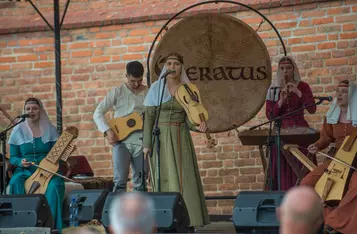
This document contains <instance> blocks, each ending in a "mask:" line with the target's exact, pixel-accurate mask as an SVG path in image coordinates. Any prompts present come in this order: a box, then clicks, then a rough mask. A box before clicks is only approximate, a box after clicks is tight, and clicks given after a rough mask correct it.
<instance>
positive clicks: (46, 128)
mask: <svg viewBox="0 0 357 234" xmlns="http://www.w3.org/2000/svg"><path fill="white" fill-rule="evenodd" d="M24 112H25V113H26V114H28V115H29V116H30V117H29V118H27V119H26V121H25V122H23V123H21V124H19V125H17V126H16V127H15V128H14V129H13V131H12V132H11V135H10V138H9V142H8V143H9V144H10V163H11V164H12V165H14V166H15V167H16V169H15V172H14V174H13V176H12V177H11V180H10V183H9V185H10V194H25V186H24V184H25V181H26V179H28V178H29V177H30V176H31V175H32V174H33V173H34V172H35V171H36V169H37V168H36V167H35V166H31V163H32V162H34V163H36V164H37V165H38V164H40V162H41V161H42V159H44V158H45V157H46V155H47V154H48V153H49V152H50V150H51V148H52V146H53V145H54V144H55V143H56V141H57V139H58V133H57V131H56V128H55V126H53V124H52V123H51V121H50V119H49V118H48V116H47V114H46V111H45V110H44V108H43V105H42V103H41V101H40V100H38V99H36V98H29V99H27V100H26V102H25V106H24ZM64 189H65V186H64V181H63V179H62V178H60V177H58V176H53V177H52V179H51V181H50V183H49V184H48V187H47V190H46V193H45V197H46V198H47V201H48V204H49V206H50V208H51V213H52V217H53V220H54V223H55V228H56V229H58V230H61V229H62V203H63V197H64Z"/></svg>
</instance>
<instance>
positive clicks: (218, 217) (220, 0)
mask: <svg viewBox="0 0 357 234" xmlns="http://www.w3.org/2000/svg"><path fill="white" fill-rule="evenodd" d="M212 3H215V4H218V3H231V4H235V5H239V6H243V7H245V8H248V9H249V10H252V11H254V12H255V13H257V14H258V15H260V16H261V17H262V18H263V19H264V20H265V21H267V22H268V23H269V24H270V26H271V27H272V28H273V30H274V31H275V33H276V34H277V36H278V38H279V40H280V43H281V45H282V46H283V50H284V55H285V56H286V55H287V52H286V47H285V44H284V41H283V39H282V37H281V35H280V33H279V31H278V30H277V29H276V27H275V26H274V24H273V23H272V22H271V21H270V20H269V19H268V18H267V17H266V16H265V15H264V14H262V13H261V12H259V11H258V10H256V9H254V8H252V7H251V6H249V5H246V4H243V3H239V2H235V1H228V0H215V1H206V2H200V3H196V4H193V5H191V6H189V7H186V8H184V9H182V10H181V11H179V12H178V13H176V14H175V15H173V16H172V17H171V18H170V19H169V20H168V21H167V22H166V23H165V24H164V25H163V26H162V28H161V29H160V31H159V32H158V33H157V35H156V36H155V38H154V41H153V42H152V44H151V47H150V50H149V53H148V57H147V85H148V86H149V87H150V84H151V82H150V56H151V53H152V50H153V48H154V46H155V43H156V41H157V39H158V38H159V36H160V35H161V33H162V32H163V31H164V30H166V31H167V28H168V25H169V23H170V22H171V21H172V20H174V19H175V18H177V17H178V16H179V15H181V14H182V13H184V12H185V11H187V10H190V9H192V8H195V7H197V6H200V5H205V4H212ZM205 199H206V200H234V199H236V196H206V197H205ZM210 218H211V220H217V221H227V220H228V221H229V220H230V218H231V216H230V215H213V216H210Z"/></svg>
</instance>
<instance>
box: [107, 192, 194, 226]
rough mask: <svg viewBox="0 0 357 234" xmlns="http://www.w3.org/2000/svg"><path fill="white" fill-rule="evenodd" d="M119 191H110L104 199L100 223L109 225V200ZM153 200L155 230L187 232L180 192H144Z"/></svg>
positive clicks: (187, 220) (187, 223)
mask: <svg viewBox="0 0 357 234" xmlns="http://www.w3.org/2000/svg"><path fill="white" fill-rule="evenodd" d="M118 195H119V193H110V194H109V195H108V197H107V200H106V201H105V205H104V208H103V214H102V224H103V225H104V226H105V227H108V226H109V209H110V207H111V202H112V201H113V200H114V198H115V197H116V196H118ZM146 195H148V196H149V197H151V199H153V201H154V205H155V216H156V227H157V229H158V230H157V232H159V233H167V232H175V233H187V232H188V231H189V229H188V228H189V226H190V217H189V214H188V210H187V207H186V204H185V201H184V200H183V197H182V196H181V194H180V193H174V192H165V193H146Z"/></svg>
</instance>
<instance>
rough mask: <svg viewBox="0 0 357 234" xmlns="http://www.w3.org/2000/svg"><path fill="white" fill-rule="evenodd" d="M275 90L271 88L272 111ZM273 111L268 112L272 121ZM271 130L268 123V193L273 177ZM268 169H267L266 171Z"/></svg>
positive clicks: (271, 124)
mask: <svg viewBox="0 0 357 234" xmlns="http://www.w3.org/2000/svg"><path fill="white" fill-rule="evenodd" d="M276 89H277V88H273V90H274V92H273V98H272V100H273V101H272V103H273V109H274V106H275V103H276V101H275V95H276ZM273 109H272V110H271V111H270V112H269V116H270V119H273ZM272 129H273V123H272V122H270V123H269V134H268V139H267V149H266V153H265V154H266V155H268V163H269V165H268V166H267V168H266V170H267V171H266V173H268V172H269V175H267V176H266V180H268V181H269V182H268V183H269V184H268V188H269V191H271V190H272V187H273V176H272V170H273V167H272V162H271V160H272V158H271V155H272V153H273V147H272V146H273V144H272V140H271V132H272ZM268 168H269V169H268ZM264 182H265V183H266V184H267V181H264Z"/></svg>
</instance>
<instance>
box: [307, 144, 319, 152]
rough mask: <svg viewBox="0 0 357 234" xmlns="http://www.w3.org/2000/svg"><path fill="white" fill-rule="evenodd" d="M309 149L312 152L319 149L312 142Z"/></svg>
mask: <svg viewBox="0 0 357 234" xmlns="http://www.w3.org/2000/svg"><path fill="white" fill-rule="evenodd" d="M307 150H308V151H309V153H311V154H316V153H317V151H318V149H317V147H316V145H315V144H312V145H310V146H309V147H307Z"/></svg>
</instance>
